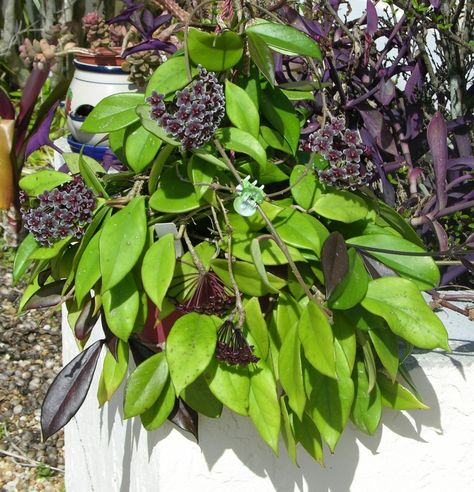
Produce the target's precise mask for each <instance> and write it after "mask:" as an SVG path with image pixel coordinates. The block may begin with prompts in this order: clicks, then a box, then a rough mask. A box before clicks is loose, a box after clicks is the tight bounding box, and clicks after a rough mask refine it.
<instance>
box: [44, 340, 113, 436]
mask: <svg viewBox="0 0 474 492" xmlns="http://www.w3.org/2000/svg"><path fill="white" fill-rule="evenodd" d="M103 343H104V340H98V341H97V342H95V343H94V344H92V345H91V346H90V347H89V348H87V349H86V350H84V351H83V352H81V353H80V354H79V355H78V356H76V357H75V358H74V359H73V360H72V361H71V362H69V364H68V365H67V366H66V367H64V368H63V369H62V370H61V372H60V373H59V374H58V375H57V376H56V378H55V379H54V381H53V382H52V384H51V386H50V387H49V389H48V392H47V393H46V397H45V399H44V401H43V405H42V407H41V433H42V435H43V440H44V441H46V439H48V437H50V436H52V435H53V434H55V433H56V432H58V431H59V430H60V429H62V428H63V427H64V426H65V425H66V424H67V423H68V422H69V421H70V420H71V419H72V417H74V415H75V414H76V412H77V411H78V410H79V408H80V407H81V405H82V403H83V401H84V399H85V398H86V396H87V392H88V391H89V387H90V385H91V382H92V377H93V375H94V371H95V367H96V365H97V361H98V359H99V355H100V350H101V348H102V345H103Z"/></svg>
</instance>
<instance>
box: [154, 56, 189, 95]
mask: <svg viewBox="0 0 474 492" xmlns="http://www.w3.org/2000/svg"><path fill="white" fill-rule="evenodd" d="M190 68H191V75H192V76H193V77H194V76H195V75H197V73H198V71H197V68H196V67H190ZM189 82H190V80H189V79H188V75H187V71H186V60H185V59H184V56H177V57H173V58H170V59H169V60H167V61H166V62H165V63H163V64H162V65H160V66H159V67H158V68H157V69H156V70H155V71H154V72H153V75H152V76H151V78H150V80H149V81H148V84H147V86H146V91H145V96H146V97H148V96H151V93H152V92H153V91H156V92H157V93H158V94H165V95H168V94H174V93H175V92H176V91H177V90H179V89H182V88H183V87H184V86H185V85H188V84H189Z"/></svg>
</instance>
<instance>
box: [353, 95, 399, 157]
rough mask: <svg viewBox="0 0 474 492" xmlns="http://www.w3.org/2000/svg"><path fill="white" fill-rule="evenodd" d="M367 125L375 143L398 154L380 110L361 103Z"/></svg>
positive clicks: (360, 109)
mask: <svg viewBox="0 0 474 492" xmlns="http://www.w3.org/2000/svg"><path fill="white" fill-rule="evenodd" d="M357 110H358V111H359V113H360V115H361V116H362V119H363V120H364V124H365V127H366V128H367V131H368V132H369V133H370V135H371V136H372V138H373V139H374V140H375V143H376V144H377V145H378V146H379V147H380V148H381V149H382V150H384V151H385V152H388V153H389V154H392V155H398V151H397V147H396V145H395V141H394V139H393V135H392V133H391V132H390V130H389V128H388V126H387V124H386V123H385V121H384V118H383V115H382V113H381V112H380V111H378V110H376V109H373V108H371V107H370V106H369V105H368V104H363V105H362V104H361V105H359V106H358V107H357Z"/></svg>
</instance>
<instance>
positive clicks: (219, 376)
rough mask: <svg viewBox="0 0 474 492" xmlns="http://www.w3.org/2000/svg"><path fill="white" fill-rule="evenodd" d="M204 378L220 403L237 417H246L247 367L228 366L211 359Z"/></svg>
mask: <svg viewBox="0 0 474 492" xmlns="http://www.w3.org/2000/svg"><path fill="white" fill-rule="evenodd" d="M204 378H205V379H206V382H207V384H208V385H209V389H210V390H211V392H212V393H213V395H214V396H215V397H216V398H217V399H218V400H219V401H220V402H221V403H223V404H224V405H225V406H226V407H228V408H230V409H231V410H232V411H233V412H235V413H238V414H239V415H244V416H246V415H248V411H249V392H250V377H249V373H248V369H247V367H241V366H228V365H227V364H223V363H218V362H217V360H215V359H213V360H212V361H211V363H210V364H209V366H208V368H207V369H206V371H205V372H204Z"/></svg>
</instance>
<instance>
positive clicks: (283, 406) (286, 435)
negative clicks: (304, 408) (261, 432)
mask: <svg viewBox="0 0 474 492" xmlns="http://www.w3.org/2000/svg"><path fill="white" fill-rule="evenodd" d="M280 411H281V423H282V427H281V434H282V437H283V441H284V443H285V446H286V451H287V453H288V456H289V457H290V459H291V461H292V462H293V464H295V465H296V464H297V461H296V439H295V429H294V424H293V422H294V418H293V413H292V412H291V411H288V408H287V400H286V397H285V396H281V397H280Z"/></svg>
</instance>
